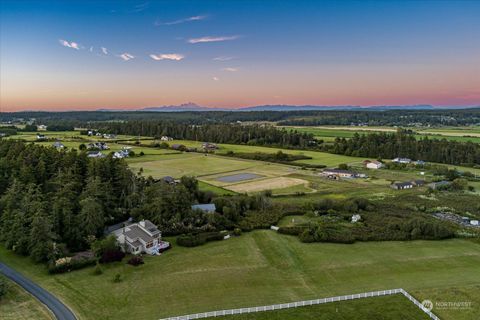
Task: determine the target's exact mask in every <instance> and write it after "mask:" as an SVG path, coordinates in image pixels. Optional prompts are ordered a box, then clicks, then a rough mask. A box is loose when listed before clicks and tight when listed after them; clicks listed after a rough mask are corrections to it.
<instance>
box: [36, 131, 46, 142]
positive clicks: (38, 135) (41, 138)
mask: <svg viewBox="0 0 480 320" xmlns="http://www.w3.org/2000/svg"><path fill="white" fill-rule="evenodd" d="M37 140H47V137H46V136H45V135H44V134H41V133H37Z"/></svg>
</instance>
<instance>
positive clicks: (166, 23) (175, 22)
mask: <svg viewBox="0 0 480 320" xmlns="http://www.w3.org/2000/svg"><path fill="white" fill-rule="evenodd" d="M207 17H208V16H206V15H203V16H193V17H188V18H183V19H178V20H173V21H166V22H162V21H160V20H157V21H155V22H154V25H155V26H173V25H175V24H181V23H185V22H191V21H200V20H205V19H207Z"/></svg>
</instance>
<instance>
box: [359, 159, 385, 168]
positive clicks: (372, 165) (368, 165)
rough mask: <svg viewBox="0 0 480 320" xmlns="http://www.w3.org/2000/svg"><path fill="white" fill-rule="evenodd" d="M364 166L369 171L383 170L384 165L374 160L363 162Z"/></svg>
mask: <svg viewBox="0 0 480 320" xmlns="http://www.w3.org/2000/svg"><path fill="white" fill-rule="evenodd" d="M363 164H364V165H365V167H366V168H367V169H381V168H382V167H383V163H381V162H380V161H377V160H373V161H370V160H365V161H363Z"/></svg>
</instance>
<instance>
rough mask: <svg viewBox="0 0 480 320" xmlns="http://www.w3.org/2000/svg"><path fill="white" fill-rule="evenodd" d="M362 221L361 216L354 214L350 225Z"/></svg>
mask: <svg viewBox="0 0 480 320" xmlns="http://www.w3.org/2000/svg"><path fill="white" fill-rule="evenodd" d="M361 219H362V216H360V215H359V214H354V215H353V216H352V223H356V222H358V221H360V220H361Z"/></svg>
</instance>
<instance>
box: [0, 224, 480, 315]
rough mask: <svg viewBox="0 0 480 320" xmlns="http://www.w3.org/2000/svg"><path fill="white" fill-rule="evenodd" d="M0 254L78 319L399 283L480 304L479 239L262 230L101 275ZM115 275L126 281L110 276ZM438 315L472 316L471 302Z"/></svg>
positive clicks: (422, 295)
mask: <svg viewBox="0 0 480 320" xmlns="http://www.w3.org/2000/svg"><path fill="white" fill-rule="evenodd" d="M0 259H1V260H2V261H3V262H5V263H7V264H9V265H10V266H12V267H14V268H15V269H17V270H19V271H21V272H23V273H24V274H25V275H27V276H29V277H31V278H32V279H33V280H34V281H37V282H38V283H39V284H40V285H42V286H44V287H45V288H46V289H48V290H51V291H52V292H53V293H54V294H56V295H57V296H59V297H60V298H61V299H62V300H63V301H65V302H66V303H67V304H68V305H69V306H70V307H71V308H72V309H73V310H74V311H75V312H76V313H77V314H78V315H79V316H80V319H82V320H87V319H129V318H131V316H132V314H133V315H135V319H140V320H142V319H146V320H147V319H152V320H153V319H159V318H161V317H166V316H174V315H182V314H190V313H196V312H204V311H210V310H221V309H226V308H228V309H230V308H239V307H249V306H257V305H267V304H275V303H286V302H292V301H300V300H306V299H316V298H322V297H330V296H335V295H343V294H351V293H359V292H365V291H374V290H383V289H389V288H398V287H403V288H404V289H405V290H407V291H409V292H411V293H412V294H414V296H415V297H416V298H417V299H418V300H420V301H422V300H423V299H429V298H432V297H433V296H432V294H433V293H435V296H434V298H435V299H440V300H441V299H455V297H454V294H453V293H454V292H455V291H450V288H464V289H463V291H462V292H463V295H462V299H464V298H465V299H471V300H472V303H473V305H474V306H476V307H475V308H476V309H475V310H477V311H478V306H479V305H480V291H479V288H480V277H478V265H479V263H480V245H479V244H478V243H474V242H472V241H467V240H460V239H454V240H445V241H410V242H360V243H355V244H351V245H342V244H329V243H313V244H304V243H301V242H300V241H299V240H298V239H297V238H296V237H292V236H285V235H280V234H277V233H276V232H274V231H271V230H262V231H254V232H250V233H245V234H243V235H242V236H241V237H233V238H231V239H229V240H225V241H219V242H212V243H208V244H206V245H204V246H201V247H196V248H183V247H177V246H174V248H173V249H171V250H170V251H168V252H167V253H165V254H163V255H162V256H157V257H146V258H145V265H142V266H139V267H132V266H130V265H127V264H126V263H125V262H123V263H115V264H112V265H108V266H103V269H104V272H103V274H102V275H99V276H95V275H93V274H92V270H93V267H92V268H87V269H83V270H78V271H74V272H71V273H66V274H61V275H48V274H47V272H46V270H45V267H43V266H41V265H36V264H33V263H31V261H30V260H29V259H28V258H23V257H19V256H17V255H15V254H13V253H12V252H9V251H6V250H5V249H4V248H2V247H0ZM116 273H119V274H121V277H122V279H123V281H122V282H120V283H114V282H113V277H114V275H115V274H116ZM452 292H453V293H452ZM454 301H456V300H454ZM354 315H355V313H354V314H353V318H354ZM439 316H440V317H441V318H442V319H447V320H448V319H455V320H467V319H473V318H472V313H471V311H468V310H455V312H453V311H451V310H446V311H445V312H443V313H439ZM330 318H334V315H333V314H332V315H331V317H330ZM347 319H348V318H347ZM395 319H398V318H395ZM415 319H416V318H415Z"/></svg>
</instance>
